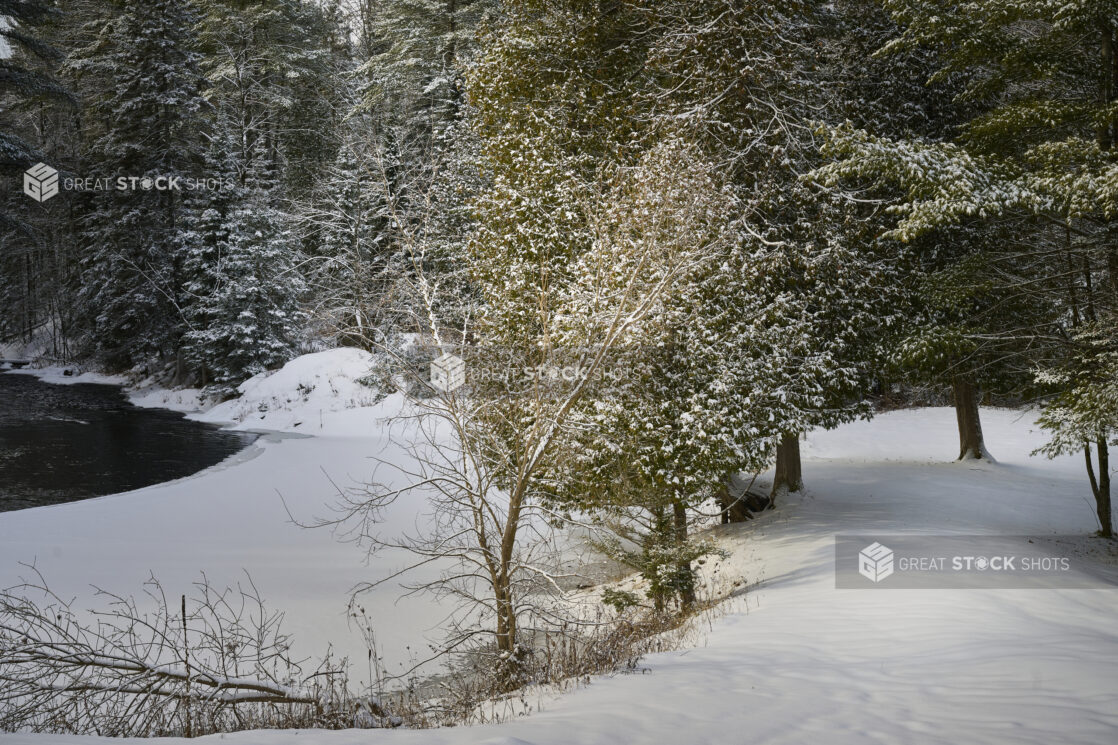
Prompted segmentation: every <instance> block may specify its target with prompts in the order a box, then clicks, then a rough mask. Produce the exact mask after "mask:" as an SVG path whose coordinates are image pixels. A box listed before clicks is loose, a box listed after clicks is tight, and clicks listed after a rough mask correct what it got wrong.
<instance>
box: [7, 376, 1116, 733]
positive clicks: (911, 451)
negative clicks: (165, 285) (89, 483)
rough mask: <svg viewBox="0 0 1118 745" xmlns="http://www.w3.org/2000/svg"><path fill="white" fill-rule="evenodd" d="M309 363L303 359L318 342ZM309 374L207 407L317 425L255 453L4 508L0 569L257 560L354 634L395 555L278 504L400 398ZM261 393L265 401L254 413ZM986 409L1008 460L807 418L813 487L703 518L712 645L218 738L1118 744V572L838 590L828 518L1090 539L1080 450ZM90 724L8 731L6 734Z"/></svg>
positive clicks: (411, 631) (74, 587) (319, 500)
mask: <svg viewBox="0 0 1118 745" xmlns="http://www.w3.org/2000/svg"><path fill="white" fill-rule="evenodd" d="M310 362H313V363H315V364H309V365H308V366H307V369H305V370H302V372H300V376H303V377H306V376H307V375H310V371H311V370H312V369H321V366H320V365H319V364H318V363H325V362H326V361H325V360H318V361H314V360H312V361H310ZM327 367H330V366H329V365H328V366H327ZM318 380H319V382H318V383H316V384H315V386H314V387H313V388H312V389H311V390H310V391H304V393H305V398H302V396H303V394H299V397H296V398H293V399H292V400H290V401H288V400H287V398H288V394H287V393H284V392H283V389H284V388H285V387H287V390H288V391H290V390H292V388H290V387H288V384H289V383H290V381H287V382H286V383H284V385H280V382H281V381H275V380H273V381H271V382H269V381H268V379H260V380H258V381H257V385H256V386H255V387H251V389H252V390H254V391H255V393H252V394H249V393H248V391H246V397H245V398H244V399H242V402H241V404H236V402H234V405H227V407H226V408H225V409H221V410H219V409H215V410H212V411H210V412H208V413H207V415H206V416H208V417H226V418H225V419H224V421H236V422H237V426H240V427H246V428H255V427H256V426H259V425H257V423H258V422H264V423H266V424H268V425H270V426H268V427H266V428H268V429H284V430H286V431H289V432H306V433H307V434H313V435H314V436H313V437H288V438H283V439H276V440H273V441H269V442H265V443H263V444H261V445H260V446H258V449H257V450H256V451H255V453H256V454H255V456H254V457H251V458H242V459H241V460H240V461H239V462H235V463H227V464H226V465H224V466H219V467H217V468H214V469H210V470H208V471H206V472H204V473H202V474H200V475H198V476H196V477H192V478H189V479H184V480H181V481H178V482H174V483H171V484H163V485H160V486H155V487H149V488H147V489H142V490H139V491H136V492H131V493H127V494H120V495H114V496H111V497H104V498H100V499H94V500H88V501H85V502H77V503H72V504H67V505H60V506H55V507H46V508H40V509H33V510H26V511H21V512H14V513H4V514H0V579H2V580H3V583H4V584H5V585H7V584H11V583H12V581H13V580H14V578H15V576H16V575H18V573H19V567H18V566H17V564H16V562H19V561H31V560H34V561H35V562H36V564H37V566H38V567H39V569H40V570H41V571H43V573H44V575H45V576H46V577H47V578H48V579H49V580H50V581H51V582H52V583H53V584H54V585H55V586H56V589H58V590H59V591H60V593H61V594H71V595H78V596H80V597H81V598H88V597H89V590H88V587H89V585H91V584H92V585H98V586H102V587H105V588H107V589H112V590H115V591H128V590H131V589H135V588H138V587H139V585H140V583H141V582H142V581H143V580H144V579H145V578H146V577H147V576H148V573H149V572H152V573H154V574H155V575H156V576H158V577H159V578H160V579H162V580H163V581H164V584H165V585H168V586H169V588H171V589H170V590H169V592H173V593H177V592H179V591H180V589H183V590H185V589H186V588H187V587H188V585H189V583H190V582H191V581H193V580H195V579H197V577H198V573H199V571H205V572H206V574H207V576H208V577H209V579H210V581H211V582H214V583H215V584H226V583H229V582H235V581H237V579H238V577H239V576H242V575H241V572H242V571H243V570H247V571H249V572H250V573H251V574H252V576H253V577H254V579H255V580H256V583H257V586H258V587H259V588H260V590H261V592H262V594H263V595H264V596H265V597H267V598H268V600H269V602H270V603H271V604H272V605H273V606H274V607H276V608H282V609H284V610H286V611H287V621H288V624H287V625H288V628H289V630H291V631H292V632H293V633H294V634H295V637H296V639H297V640H298V641H299V644H300V651H303V652H305V653H308V654H310V653H317V652H321V647H322V645H324V644H325V643H326V642H327V641H333V642H334V643H335V645H336V647H337V648H340V649H341V650H342V651H344V652H348V653H350V654H351V655H358V654H362V653H363V643H362V642H361V640H360V638H359V635H358V634H357V633H356V632H355V631H353V630H350V629H348V628H347V624H346V620H345V617H344V610H345V604H346V596H347V593H348V590H349V588H351V587H352V586H353V585H354V584H355V583H357V582H360V581H362V580H367V579H369V578H370V577H373V576H375V575H377V574H379V573H381V572H383V571H384V570H385V569H389V568H391V567H393V566H396V565H398V564H399V563H400V561H401V560H402V559H401V557H398V556H397V557H393V556H391V555H378V556H376V557H373V558H372V559H371V560H370V561H369V563H368V564H366V563H365V560H366V557H365V556H364V554H363V553H361V552H360V551H359V550H357V549H356V548H355V547H354V546H352V545H350V544H346V543H343V542H339V541H338V540H336V538H335V536H332V535H330V533H329V532H328V531H321V530H304V529H301V528H299V527H297V526H295V525H293V524H292V523H291V522H290V520H289V518H288V515H287V511H286V509H285V507H284V504H285V503H286V505H287V506H288V508H290V509H291V511H292V513H293V514H295V515H298V516H300V517H301V518H304V519H305V518H308V517H310V516H312V515H316V514H317V515H325V514H326V513H327V511H328V508H327V505H328V504H329V503H330V502H331V501H332V500H333V495H334V491H333V489H334V487H333V485H332V483H331V482H335V483H338V484H341V485H348V484H353V483H357V482H360V481H362V480H363V479H367V478H368V477H369V475H370V473H371V470H372V467H373V462H372V461H371V460H370V459H371V458H373V457H380V458H385V459H387V460H392V459H394V458H399V457H402V453H401V451H400V450H399V448H398V446H397V445H396V444H395V443H394V442H393V438H392V437H390V436H389V431H388V429H387V428H386V427H387V426H388V425H387V419H386V417H388V416H389V415H391V414H392V413H393V412H394V411H396V410H397V409H398V407H399V402H398V401H397V400H395V399H392V398H389V399H386V400H384V401H380V402H379V403H374V401H375V397H373V398H370V399H360V400H358V399H351V398H349V394H348V393H347V392H346V390H345V389H344V387H342V388H339V386H343V384H342V383H341V382H339V381H337V380H333V379H332V378H330V377H329V376H326V377H325V378H322V377H320V378H319V379H318ZM331 385H333V386H334V387H335V388H338V396H337V397H336V398H338V400H340V401H344V402H349V403H356V404H358V405H356V406H353V407H349V406H347V405H345V404H343V405H340V406H339V407H338V408H332V406H333V405H332V404H328V403H327V401H328V400H329V399H330V398H333V397H334V396H333V395H331V396H326V395H325V393H326V391H328V390H330V386H331ZM357 385H359V384H357ZM319 386H323V387H322V388H320V387H319ZM315 391H320V392H321V393H322V398H319V397H318V396H317V395H316V394H315ZM354 395H356V389H354ZM251 396H255V398H254V399H253V398H251ZM245 401H255V404H252V405H247V406H245V405H243V404H244V403H245ZM265 401H271V402H272V403H267V404H265V407H266V408H265V410H263V411H261V410H260V404H261V403H262V402H265ZM219 408H220V407H219ZM316 410H317V411H318V412H319V414H318V416H317V417H316V416H315V415H314V413H313V412H314V411H316ZM308 411H309V412H311V413H310V414H308V413H307V412H308ZM982 413H983V417H984V424H985V428H986V434H987V442H988V444H989V447H990V449H991V451H992V452H993V454H994V455H995V456H996V457H997V459H998V463H997V464H986V463H973V462H971V463H954V462H950V458H951V457H952V456H953V454H954V452H953V451H954V450H955V442H954V438H955V437H956V431H955V421H954V413H953V411H951V410H950V409H920V410H910V411H899V412H893V413H890V414H885V415H882V416H879V417H878V418H877V419H875V420H873V421H871V422H857V423H853V424H850V425H846V426H844V427H842V428H840V429H839V430H836V431H834V432H821V433H813V434H812V435H811V436H810V437H809V439H808V441H807V442H806V443H805V444H804V448H803V452H804V476H805V480H806V481H807V484H808V491H807V492H806V493H805V494H804V495H802V496H796V497H794V498H791V499H789V500H787V501H786V502H785V503H784V504H783V505H782V506H781V507H780V509H779V510H777V511H775V512H773V513H768V514H766V515H765V516H763V517H762V518H761V519H759V520H757V521H754V522H753V523H749V524H745V525H734V526H726V527H722V528H718V529H716V533H717V535H718V538H719V540H720V542H721V543H722V544H723V545H724V546H726V547H727V548H728V549H730V550H731V552H732V554H733V555H732V556H731V558H730V559H729V560H728V561H726V562H724V563H723V564H722V568H721V570H720V571H721V572H723V573H725V574H733V573H735V572H741V573H743V574H744V576H745V579H746V580H747V581H748V583H749V584H750V585H752V587H751V588H750V589H749V591H748V592H747V593H745V594H744V596H742V597H740V598H739V599H738V601H737V604H736V606H735V608H736V609H735V610H733V611H732V612H729V613H728V614H726V615H725V616H723V617H721V618H719V619H717V620H715V621H714V622H713V624H712V628H711V629H710V633H709V634H708V635H707V636H706V639H705V641H704V643H703V645H702V646H701V647H699V648H696V649H690V650H682V651H680V652H675V653H668V654H661V655H654V656H652V657H649V658H647V659H646V660H645V661H644V665H643V667H644V668H645V671H646V672H647V673H648V674H634V675H617V676H613V677H607V678H602V679H596V680H594V681H593V682H592V684H591V685H590V686H589V687H586V688H582V689H580V690H576V691H575V692H573V693H571V694H568V695H565V696H562V697H560V698H558V699H555V700H549V701H546V702H545V703H544V706H543V710H542V711H541V712H539V713H537V714H534V715H532V716H530V717H527V718H525V719H522V720H517V721H514V722H510V723H506V724H503V725H497V726H481V727H471V728H457V729H448V730H436V731H430V730H428V731H418V732H404V731H343V732H314V731H303V732H294V731H290V732H274V731H258V732H244V733H236V734H232V735H225V736H224V739H225V740H228V741H232V742H234V743H238V744H239V745H258V744H259V745H264V744H265V743H267V744H268V745H284V744H287V743H291V744H292V745H295V744H307V743H313V744H318V743H322V744H324V745H350V743H353V744H356V743H362V744H365V743H393V744H395V743H401V744H403V745H413V744H414V745H418V744H420V743H422V744H423V745H464V744H466V743H479V744H480V743H484V744H487V745H498V744H500V745H569V743H579V745H598V744H601V745H605V744H607V743H608V744H610V745H613V744H614V743H647V744H649V745H653V744H655V745H660V744H663V743H678V744H679V745H700V744H704V743H719V744H721V743H727V742H734V743H805V744H807V743H812V744H814V743H824V742H825V743H828V744H829V745H832V744H833V745H846V744H847V743H849V744H850V745H854V744H855V743H857V744H858V745H861V744H862V743H866V742H881V743H889V744H893V743H941V742H942V743H947V742H958V743H979V744H987V743H988V744H990V745H1010V744H1013V745H1016V744H1017V743H1026V744H1028V743H1038V744H1039V743H1045V745H1048V743H1051V742H1053V741H1055V742H1062V743H1082V744H1084V745H1088V744H1091V745H1094V744H1099V743H1108V742H1113V741H1115V738H1118V706H1115V702H1116V701H1118V676H1116V675H1115V674H1114V671H1115V670H1116V669H1118V625H1116V624H1115V618H1116V617H1118V590H937V591H902V590H896V591H889V592H874V591H849V590H847V591H839V590H836V589H835V588H834V577H833V551H834V548H833V536H834V534H835V533H857V532H870V531H880V532H883V533H888V532H925V533H951V532H959V533H982V532H992V533H1004V534H1040V535H1046V534H1051V535H1060V534H1064V535H1079V536H1086V535H1087V534H1089V533H1090V532H1092V531H1093V530H1094V529H1095V524H1094V517H1093V509H1092V507H1091V505H1090V503H1089V502H1087V501H1085V498H1087V497H1088V492H1087V486H1086V480H1085V478H1084V476H1083V473H1082V463H1081V461H1080V460H1079V459H1075V458H1065V459H1058V460H1056V461H1047V460H1043V459H1040V458H1031V457H1029V455H1028V453H1029V452H1030V451H1031V450H1032V449H1034V448H1035V447H1037V446H1038V445H1039V444H1041V443H1042V442H1043V434H1041V433H1039V432H1037V431H1035V430H1036V428H1035V426H1034V425H1033V424H1032V415H1029V414H1022V413H1021V412H1015V411H1007V410H995V409H985V410H983V412H982ZM281 496H282V500H281ZM419 513H420V506H419V505H410V507H409V508H408V509H406V510H401V511H399V512H398V513H396V514H394V515H392V516H391V519H390V521H389V523H388V524H387V525H386V526H385V529H386V530H392V529H399V528H400V527H403V526H407V525H411V524H413V522H414V520H415V519H416V516H417V515H418V514H419ZM1073 543H1075V545H1076V548H1077V550H1079V551H1081V552H1083V553H1086V554H1090V555H1091V556H1092V557H1093V558H1092V559H1091V560H1092V561H1095V562H1097V563H1099V564H1100V565H1104V566H1105V567H1107V568H1111V569H1112V568H1113V566H1114V565H1115V564H1118V555H1116V554H1118V550H1116V548H1115V545H1114V544H1106V543H1103V542H1102V541H1100V540H1098V539H1091V538H1086V537H1084V538H1082V539H1078V540H1077V541H1073ZM397 594H398V592H397V591H395V590H385V591H384V592H383V593H380V594H377V595H375V596H372V597H369V598H367V602H366V603H365V607H366V610H368V611H369V612H370V615H371V616H372V618H373V621H374V624H375V626H376V629H377V633H378V643H379V644H380V649H381V650H382V651H383V652H384V653H385V654H386V656H387V657H389V658H390V659H391V664H390V665H389V667H390V669H391V667H392V666H393V665H398V664H400V663H402V662H405V661H406V659H407V658H408V657H409V656H411V655H419V654H421V653H422V637H423V634H424V632H425V631H426V630H428V629H430V628H432V627H433V626H434V625H436V624H437V623H438V621H439V620H440V618H441V617H442V614H443V612H445V609H443V610H440V609H439V608H438V607H437V606H435V605H434V604H432V603H429V602H427V601H425V600H422V599H414V598H413V599H404V600H400V601H399V602H397V597H396V596H397ZM79 605H80V603H79ZM409 646H410V649H408V647H409ZM358 672H359V671H358ZM97 741H99V739H98V738H87V737H81V738H77V737H58V736H29V735H0V742H3V743H5V745H8V744H9V743H10V744H11V745H43V744H44V743H50V742H68V743H79V742H80V743H85V742H89V743H92V742H97Z"/></svg>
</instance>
